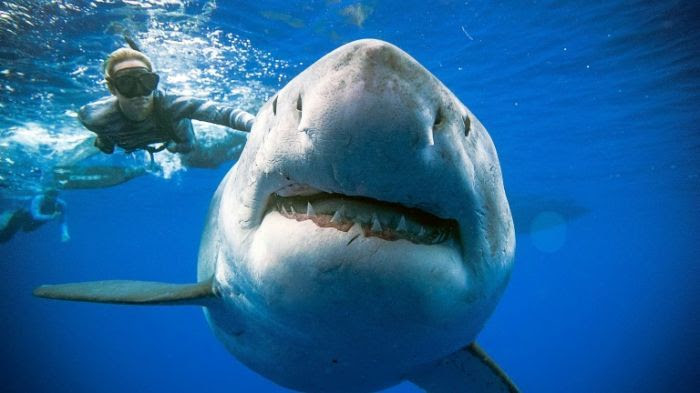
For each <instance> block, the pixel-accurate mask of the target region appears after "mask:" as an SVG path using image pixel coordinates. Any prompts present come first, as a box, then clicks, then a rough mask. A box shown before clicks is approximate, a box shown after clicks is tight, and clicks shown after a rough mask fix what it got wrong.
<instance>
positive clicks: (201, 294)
mask: <svg viewBox="0 0 700 393" xmlns="http://www.w3.org/2000/svg"><path fill="white" fill-rule="evenodd" d="M34 295H36V296H39V297H44V298H49V299H60V300H72V301H78V302H93V303H115V304H133V305H199V306H207V305H208V304H209V302H211V300H213V299H215V298H216V292H215V290H214V287H213V279H209V280H206V281H201V282H198V283H194V284H170V283H163V282H151V281H122V280H112V281H91V282H79V283H69V284H58V285H42V286H40V287H38V288H37V289H35V290H34Z"/></svg>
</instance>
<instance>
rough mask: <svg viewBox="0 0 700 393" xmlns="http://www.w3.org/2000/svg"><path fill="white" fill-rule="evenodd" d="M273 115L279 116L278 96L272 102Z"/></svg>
mask: <svg viewBox="0 0 700 393" xmlns="http://www.w3.org/2000/svg"><path fill="white" fill-rule="evenodd" d="M272 114H273V115H277V96H275V99H274V100H273V101H272Z"/></svg>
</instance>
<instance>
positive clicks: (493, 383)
mask: <svg viewBox="0 0 700 393" xmlns="http://www.w3.org/2000/svg"><path fill="white" fill-rule="evenodd" d="M408 379H409V380H410V381H411V382H413V383H414V384H416V385H418V386H419V387H420V388H422V389H424V390H425V391H426V392H428V393H455V392H464V393H518V392H520V390H518V388H517V387H516V386H515V384H514V383H513V382H512V381H511V380H510V378H508V376H507V375H506V374H505V373H504V372H503V370H501V369H500V368H499V367H498V365H496V363H494V362H493V360H491V358H489V357H488V355H487V354H486V352H484V350H482V349H481V348H480V347H479V346H478V345H477V344H476V343H472V344H469V345H468V346H466V347H464V348H462V349H461V350H459V351H457V352H455V353H453V354H452V355H449V356H447V357H445V358H443V359H441V360H439V361H438V362H437V363H435V364H433V365H431V366H428V367H426V368H425V369H423V370H421V371H420V372H418V373H416V374H413V375H410V376H409V377H408Z"/></svg>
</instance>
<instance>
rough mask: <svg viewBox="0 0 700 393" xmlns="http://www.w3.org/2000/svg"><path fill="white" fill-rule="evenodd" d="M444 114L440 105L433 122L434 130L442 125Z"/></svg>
mask: <svg viewBox="0 0 700 393" xmlns="http://www.w3.org/2000/svg"><path fill="white" fill-rule="evenodd" d="M444 117H445V116H444V115H443V114H442V107H438V109H437V111H436V112H435V121H434V122H433V131H435V130H436V129H437V128H439V127H440V126H441V125H442V121H443V119H444Z"/></svg>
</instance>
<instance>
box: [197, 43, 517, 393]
mask: <svg viewBox="0 0 700 393" xmlns="http://www.w3.org/2000/svg"><path fill="white" fill-rule="evenodd" d="M319 191H321V192H326V193H336V194H342V195H347V196H353V197H354V196H361V197H368V198H371V199H373V200H377V201H385V202H392V203H397V204H401V205H403V206H407V207H415V208H420V209H421V210H424V211H426V212H428V213H431V214H433V215H435V216H438V217H441V218H445V219H454V220H456V221H457V222H458V223H459V225H458V227H459V229H458V230H457V231H455V237H454V238H452V239H448V240H447V241H446V242H443V243H440V244H436V245H425V244H414V243H411V242H409V241H406V240H397V241H387V240H383V239H380V238H379V237H365V236H363V235H361V236H359V237H358V238H356V239H355V240H354V241H352V242H351V240H352V239H353V237H354V236H355V235H356V234H357V233H356V232H355V231H354V230H353V229H351V230H349V231H348V232H342V231H339V230H337V229H335V228H321V227H319V226H317V225H316V224H314V223H313V222H312V221H311V220H306V221H297V220H294V219H289V218H286V217H284V216H283V215H281V214H280V213H278V212H277V211H275V210H273V211H271V212H270V213H268V214H266V208H267V206H268V205H267V204H268V201H269V200H270V198H271V197H272V196H273V194H275V193H278V194H282V195H285V196H291V195H299V194H309V193H315V192H319ZM312 206H313V204H312ZM340 206H341V204H338V205H337V206H335V207H336V208H340ZM371 209H372V208H371V207H369V208H368V210H370V214H369V215H371ZM315 210H319V209H318V208H316V209H315ZM376 210H377V212H378V213H377V214H378V215H380V214H379V211H381V210H382V207H380V206H377V207H376ZM330 214H333V213H330ZM389 221H391V219H390V220H389ZM391 224H393V223H390V225H391ZM380 225H381V223H380ZM393 225H397V224H393ZM354 229H356V228H354ZM514 247H515V238H514V231H513V224H512V219H511V215H510V211H509V207H508V203H507V200H506V196H505V193H504V189H503V184H502V179H501V172H500V168H499V163H498V158H497V156H496V150H495V149H494V146H493V143H492V141H491V138H490V137H489V135H488V133H487V132H486V130H485V129H484V127H483V126H482V125H481V123H480V122H479V121H478V120H477V119H476V117H475V116H474V115H473V114H472V113H471V112H470V111H469V110H468V109H467V108H466V107H465V106H464V105H463V104H462V103H461V102H460V101H459V100H458V99H457V98H456V97H455V96H454V95H453V94H452V93H451V92H450V91H449V90H448V89H447V88H446V87H445V86H444V85H443V84H442V83H441V82H440V81H438V80H437V79H436V78H435V77H434V76H433V75H432V74H430V73H429V72H428V71H427V70H426V69H425V68H424V67H422V66H421V65H420V64H419V63H418V62H416V61H415V60H414V59H413V58H411V57H410V56H409V55H407V54H406V53H405V52H403V51H401V50H400V49H398V48H397V47H395V46H393V45H390V44H388V43H385V42H382V41H377V40H362V41H356V42H353V43H350V44H347V45H345V46H342V47H340V48H338V49H336V50H335V51H333V52H331V53H330V54H328V55H326V56H325V57H323V58H322V59H321V60H319V61H318V62H316V63H315V64H313V65H312V66H310V67H309V68H308V69H307V70H305V71H304V72H303V73H301V74H300V75H299V76H297V77H296V78H295V79H294V80H292V81H291V82H290V83H289V84H288V85H287V86H285V87H284V88H283V89H282V90H281V91H280V92H279V93H278V94H277V95H276V96H275V97H273V99H271V100H270V101H269V102H268V103H267V104H265V105H264V106H263V107H262V108H261V109H260V111H259V113H258V115H257V118H256V122H255V125H254V127H253V130H252V133H251V135H250V138H249V140H248V143H247V145H246V147H245V149H244V152H243V154H242V156H241V158H240V160H239V161H238V163H237V164H236V165H235V166H234V168H233V169H232V170H231V171H230V172H229V174H228V175H227V176H226V178H225V179H224V180H223V182H222V183H221V185H220V186H219V189H218V191H217V192H216V195H215V197H214V200H213V202H212V205H211V210H210V214H209V219H208V224H207V229H206V231H205V233H204V235H203V238H202V244H201V248H200V256H199V270H198V277H199V279H200V280H205V279H207V278H209V277H211V276H212V275H213V276H214V277H215V281H216V283H217V291H218V293H219V295H220V296H221V298H222V299H224V302H223V304H222V305H220V306H217V307H209V308H208V309H207V310H206V314H207V318H208V320H209V322H210V324H211V326H212V328H213V330H214V332H215V333H216V335H217V336H218V337H219V338H220V339H221V340H222V341H223V342H224V343H225V345H226V346H227V348H228V349H229V350H230V351H231V352H232V353H234V354H235V355H236V357H238V358H239V359H240V360H241V361H243V362H244V363H245V364H247V365H248V366H250V367H251V368H252V369H254V370H256V371H257V372H259V373H261V374H263V375H265V376H267V377H268V378H270V379H272V380H274V381H275V382H278V383H280V384H282V385H285V386H288V387H291V388H294V389H299V390H303V391H332V390H343V391H350V390H357V391H368V390H372V389H378V388H381V387H385V386H390V385H392V384H395V383H398V382H400V381H401V380H402V379H403V378H405V376H406V375H407V374H409V373H411V372H412V371H413V370H414V369H416V368H417V367H419V366H421V365H423V364H426V363H428V362H430V361H433V360H435V359H438V358H441V357H443V356H446V355H448V354H450V353H452V352H455V351H456V350H458V349H459V348H461V347H463V346H465V345H466V344H468V343H470V342H472V341H473V340H474V338H475V337H476V334H477V333H478V332H479V330H480V329H481V328H482V326H483V325H484V322H485V321H486V318H487V317H488V316H489V315H490V314H491V312H492V311H493V309H494V307H495V305H496V302H497V300H498V298H499V297H500V295H501V293H502V292H503V289H504V287H505V285H506V283H507V281H508V277H509V275H510V271H511V266H512V265H511V264H512V260H513V252H514ZM311 375H312V376H313V377H310V376H311Z"/></svg>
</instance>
